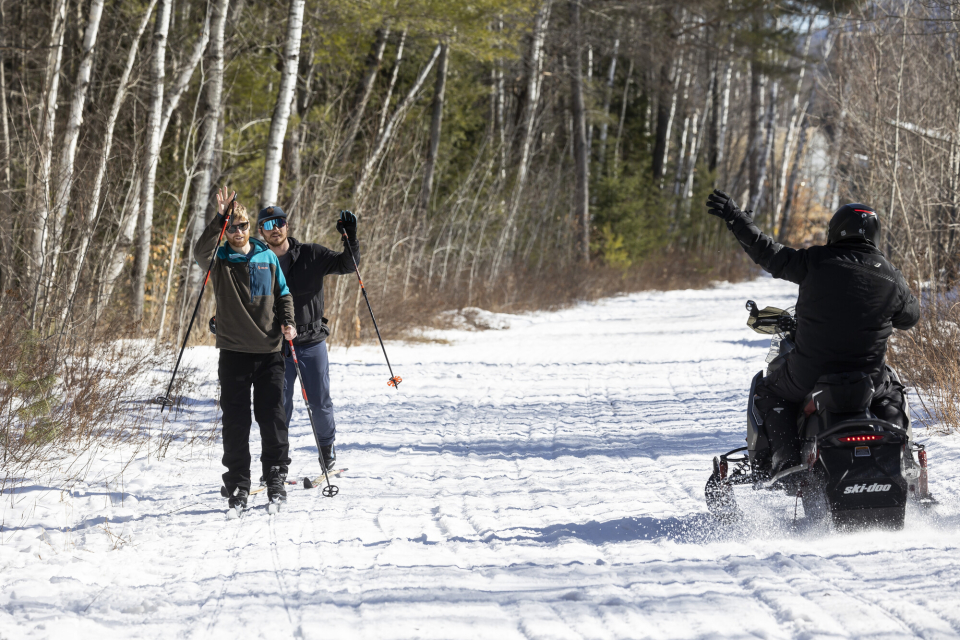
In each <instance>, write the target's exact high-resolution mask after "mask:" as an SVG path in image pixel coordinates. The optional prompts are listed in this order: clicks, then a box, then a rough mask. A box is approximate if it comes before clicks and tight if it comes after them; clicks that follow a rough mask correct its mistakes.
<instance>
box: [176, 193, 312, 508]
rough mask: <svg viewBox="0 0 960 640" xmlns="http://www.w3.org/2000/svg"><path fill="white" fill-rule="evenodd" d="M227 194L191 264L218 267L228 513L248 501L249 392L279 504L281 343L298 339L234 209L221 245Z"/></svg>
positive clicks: (276, 282)
mask: <svg viewBox="0 0 960 640" xmlns="http://www.w3.org/2000/svg"><path fill="white" fill-rule="evenodd" d="M229 201H230V198H228V197H227V190H226V189H225V188H221V189H220V190H219V191H218V192H217V203H218V209H219V213H218V215H217V216H215V217H214V219H213V220H211V221H210V224H209V225H208V226H207V228H206V229H205V230H204V231H203V233H202V234H201V235H200V237H199V238H198V239H197V242H196V246H195V247H194V256H195V257H196V259H197V263H198V264H200V265H201V266H203V265H206V264H208V263H209V262H210V259H211V257H212V256H213V253H214V252H216V253H217V260H216V262H215V263H214V265H213V270H212V271H211V272H210V280H211V282H212V284H213V291H214V294H215V296H216V299H217V349H219V350H220V363H219V370H218V373H219V377H220V407H221V408H222V409H223V466H225V467H226V468H227V472H226V473H224V474H223V484H224V488H225V493H226V495H227V497H229V499H230V502H229V504H230V507H231V508H237V507H239V508H245V507H246V506H247V496H248V495H249V493H250V462H251V460H250V446H249V439H250V426H251V420H250V390H251V388H252V389H253V413H254V416H255V417H256V419H257V424H258V425H259V427H260V439H261V441H262V443H263V452H262V454H261V456H260V461H261V466H262V468H263V475H264V478H265V479H266V482H267V496H268V497H269V498H270V501H271V502H274V501H283V500H286V497H287V492H286V490H285V488H284V486H283V485H284V482H285V480H286V476H287V466H288V465H289V464H290V455H289V451H290V445H289V444H288V442H287V422H286V421H285V420H284V415H283V404H282V394H283V374H284V362H283V356H282V354H281V351H280V349H281V346H282V343H283V341H284V339H287V340H292V339H293V338H295V337H296V336H297V331H296V329H295V328H294V326H293V325H294V314H293V300H292V297H291V295H290V291H289V290H288V289H287V284H286V281H285V280H284V278H283V273H282V272H281V271H280V265H279V263H278V261H277V257H276V256H275V255H274V254H273V253H272V252H270V251H269V250H267V247H266V246H265V245H264V244H263V243H262V242H260V241H259V240H256V239H253V238H251V237H250V220H249V218H248V217H247V211H246V209H245V208H244V207H243V205H241V204H240V203H239V202H238V203H236V207H235V208H234V209H233V212H232V215H231V218H230V222H229V226H228V227H227V232H226V234H225V235H226V239H227V241H226V242H225V243H224V244H223V245H222V246H221V245H219V244H218V243H217V240H218V238H219V237H220V230H221V229H222V228H223V224H224V215H225V214H226V213H227V212H225V209H226V206H227V202H229Z"/></svg>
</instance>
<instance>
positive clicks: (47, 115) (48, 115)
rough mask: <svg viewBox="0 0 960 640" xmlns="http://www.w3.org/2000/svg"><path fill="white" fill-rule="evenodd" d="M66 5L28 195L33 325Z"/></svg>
mask: <svg viewBox="0 0 960 640" xmlns="http://www.w3.org/2000/svg"><path fill="white" fill-rule="evenodd" d="M66 11H67V2H66V0H60V2H59V3H58V6H57V10H56V11H55V13H54V19H53V24H52V26H51V29H50V52H49V54H48V56H47V70H46V79H45V88H46V91H45V96H44V98H45V99H44V106H43V118H42V121H41V125H40V133H39V136H38V137H39V140H40V149H39V151H40V168H39V172H38V176H37V178H38V179H37V182H36V185H35V192H34V193H33V194H31V198H32V199H33V204H34V207H36V213H35V215H34V220H35V224H34V225H33V226H34V229H35V231H33V235H32V237H31V238H30V245H29V247H28V253H27V256H26V264H25V265H24V267H25V273H26V275H27V280H28V282H29V283H30V286H32V287H33V290H34V291H33V310H32V311H31V314H30V324H31V326H33V325H34V323H35V322H36V316H37V307H38V304H37V303H38V301H39V296H40V284H41V280H42V278H43V269H44V255H45V254H44V247H45V246H46V243H47V235H48V234H49V218H50V172H51V165H52V156H53V137H54V128H55V125H56V115H57V96H58V93H59V90H60V65H61V63H62V61H63V35H64V31H65V27H64V22H65V20H66Z"/></svg>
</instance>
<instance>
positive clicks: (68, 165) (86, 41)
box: [47, 0, 103, 289]
mask: <svg viewBox="0 0 960 640" xmlns="http://www.w3.org/2000/svg"><path fill="white" fill-rule="evenodd" d="M102 13H103V0H93V1H92V2H91V3H90V15H89V17H88V18H87V29H86V33H85V34H84V37H83V49H82V57H81V59H80V68H79V69H78V70H77V80H76V83H75V85H74V89H73V99H72V101H71V103H70V115H69V117H68V118H67V128H66V131H65V132H64V137H63V146H62V148H61V152H60V167H59V169H60V176H59V180H58V186H57V195H56V198H55V199H54V204H55V206H56V217H55V218H54V225H53V237H52V242H51V247H50V257H49V260H50V268H49V270H48V271H47V279H48V282H47V288H48V289H49V287H50V285H51V284H52V281H53V279H54V278H55V277H56V272H57V262H58V258H59V256H60V249H61V237H62V235H63V230H64V228H65V226H66V223H67V213H68V211H69V209H70V193H71V191H72V189H73V176H74V163H75V161H76V158H77V139H78V138H79V137H80V125H81V123H82V122H83V106H84V104H85V103H86V100H87V89H88V88H89V86H90V74H91V71H92V69H93V52H94V47H95V45H96V43H97V33H98V31H99V29H100V15H101V14H102Z"/></svg>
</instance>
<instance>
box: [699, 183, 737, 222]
mask: <svg viewBox="0 0 960 640" xmlns="http://www.w3.org/2000/svg"><path fill="white" fill-rule="evenodd" d="M707 210H708V213H710V215H714V216H717V217H718V218H721V219H722V220H724V221H726V222H733V221H734V220H736V219H737V218H738V217H740V215H741V213H742V212H741V211H740V207H738V206H737V203H736V202H734V201H733V198H731V197H730V196H728V195H727V194H726V193H724V192H723V191H720V190H719V189H714V190H713V193H711V194H710V196H709V197H708V198H707Z"/></svg>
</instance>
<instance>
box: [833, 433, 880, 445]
mask: <svg viewBox="0 0 960 640" xmlns="http://www.w3.org/2000/svg"><path fill="white" fill-rule="evenodd" d="M837 440H839V441H840V442H843V443H848V442H876V441H878V440H883V436H882V435H880V434H876V435H865V436H843V437H842V438H837Z"/></svg>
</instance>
